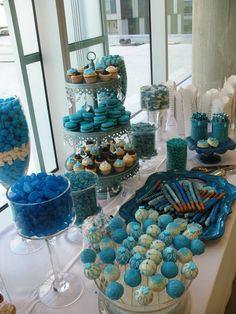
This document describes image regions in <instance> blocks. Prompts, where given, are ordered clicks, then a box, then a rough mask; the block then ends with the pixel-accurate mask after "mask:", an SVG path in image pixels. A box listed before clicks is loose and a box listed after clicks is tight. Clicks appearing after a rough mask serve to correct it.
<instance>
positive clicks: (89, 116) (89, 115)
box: [82, 111, 94, 121]
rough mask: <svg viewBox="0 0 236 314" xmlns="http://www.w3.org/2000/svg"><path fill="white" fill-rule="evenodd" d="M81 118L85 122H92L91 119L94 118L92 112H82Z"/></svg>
mask: <svg viewBox="0 0 236 314" xmlns="http://www.w3.org/2000/svg"><path fill="white" fill-rule="evenodd" d="M82 117H83V118H84V120H86V121H92V120H93V117H94V113H93V112H86V111H85V112H83V113H82Z"/></svg>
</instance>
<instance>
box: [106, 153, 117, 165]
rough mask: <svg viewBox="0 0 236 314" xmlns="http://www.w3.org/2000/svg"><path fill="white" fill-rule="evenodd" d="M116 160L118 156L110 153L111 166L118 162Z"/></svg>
mask: <svg viewBox="0 0 236 314" xmlns="http://www.w3.org/2000/svg"><path fill="white" fill-rule="evenodd" d="M116 159H117V155H116V154H115V153H113V152H110V153H109V156H108V158H107V160H108V161H109V163H110V164H111V165H113V164H114V162H115V161H116Z"/></svg>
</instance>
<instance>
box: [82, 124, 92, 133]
mask: <svg viewBox="0 0 236 314" xmlns="http://www.w3.org/2000/svg"><path fill="white" fill-rule="evenodd" d="M93 131H94V125H93V122H90V123H84V124H81V125H80V132H82V133H90V132H93Z"/></svg>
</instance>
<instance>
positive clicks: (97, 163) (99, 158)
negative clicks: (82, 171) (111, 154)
mask: <svg viewBox="0 0 236 314" xmlns="http://www.w3.org/2000/svg"><path fill="white" fill-rule="evenodd" d="M104 160H105V159H104V156H103V155H102V154H99V155H97V156H96V157H95V164H96V165H97V167H99V166H100V164H101V163H102V162H103V161H104Z"/></svg>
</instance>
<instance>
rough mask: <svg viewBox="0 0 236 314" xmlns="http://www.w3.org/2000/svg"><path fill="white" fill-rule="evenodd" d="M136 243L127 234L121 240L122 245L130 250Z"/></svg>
mask: <svg viewBox="0 0 236 314" xmlns="http://www.w3.org/2000/svg"><path fill="white" fill-rule="evenodd" d="M135 245H136V241H135V240H134V237H131V236H129V237H128V238H126V239H125V240H124V241H123V242H122V246H124V247H125V248H126V249H128V250H129V251H131V250H132V249H133V248H134V247H135Z"/></svg>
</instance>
